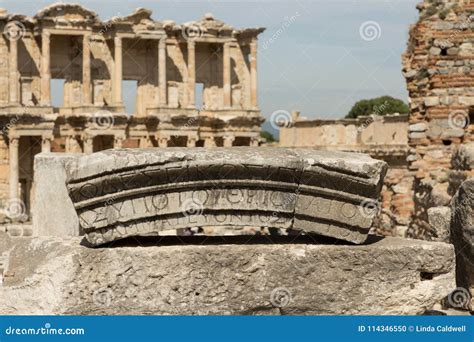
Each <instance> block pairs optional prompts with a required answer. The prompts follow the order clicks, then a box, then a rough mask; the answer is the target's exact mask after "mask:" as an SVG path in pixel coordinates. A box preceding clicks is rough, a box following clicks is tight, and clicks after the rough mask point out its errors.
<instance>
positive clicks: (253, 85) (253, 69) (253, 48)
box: [250, 38, 258, 108]
mask: <svg viewBox="0 0 474 342" xmlns="http://www.w3.org/2000/svg"><path fill="white" fill-rule="evenodd" d="M250 104H251V106H252V107H253V108H257V107H258V104H257V39H256V38H254V39H253V40H252V42H251V43H250Z"/></svg>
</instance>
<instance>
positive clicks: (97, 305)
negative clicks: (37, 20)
mask: <svg viewBox="0 0 474 342" xmlns="http://www.w3.org/2000/svg"><path fill="white" fill-rule="evenodd" d="M0 234H4V233H0ZM291 239H292V241H294V242H297V243H294V244H292V243H289V244H287V243H285V244H274V245H271V244H268V243H269V241H270V240H269V239H268V238H263V239H260V240H252V241H253V244H244V243H243V242H242V241H241V242H240V244H239V242H237V241H236V242H234V243H233V244H229V242H227V241H226V240H223V239H222V238H219V239H218V240H216V241H213V240H212V239H210V238H207V239H206V241H205V242H204V243H203V242H202V241H201V242H199V241H198V242H197V243H196V244H183V242H189V241H188V240H186V239H184V240H183V238H181V240H177V239H175V240H160V242H158V241H150V242H149V243H148V244H147V243H146V242H143V241H142V242H140V244H141V245H142V246H138V245H135V246H132V245H130V244H129V245H127V246H124V247H120V245H115V246H114V248H99V249H95V248H88V247H84V246H81V245H80V244H79V243H80V238H76V239H69V240H61V239H57V238H56V239H54V240H53V239H46V238H35V239H29V238H22V239H16V240H14V244H15V246H12V245H11V244H10V245H8V243H7V245H5V239H4V238H3V237H1V236H0V242H2V243H1V244H0V246H2V245H5V246H4V247H3V248H4V249H3V250H0V252H3V251H10V254H9V259H10V265H14V266H11V267H10V269H9V271H10V272H12V273H14V275H15V276H14V277H9V278H8V279H7V281H6V282H5V283H4V285H3V286H2V287H0V314H9V315H13V314H14V315H25V314H42V315H55V314H73V315H150V314H152V315H169V314H172V315H209V314H215V315H222V314H226V315H229V314H231V315H242V314H245V315H259V314H260V315H261V314H265V315H380V314H384V315H399V314H406V315H416V314H420V313H423V312H424V311H425V310H427V309H431V308H432V307H433V305H434V304H435V303H437V302H438V301H440V300H441V299H442V298H443V297H445V296H446V295H447V294H448V293H449V292H450V291H452V290H453V289H454V288H455V286H456V285H455V280H454V249H453V246H452V245H449V244H445V243H440V242H425V241H419V240H407V239H399V238H386V239H382V240H379V241H376V240H374V241H369V242H368V243H367V244H366V245H362V246H349V245H324V244H323V245H317V244H312V243H313V242H311V241H297V240H294V237H293V238H291ZM12 241H13V240H12ZM173 241H174V243H177V244H178V245H169V244H172V243H173ZM217 241H218V242H219V243H220V244H215V243H216V242H217ZM135 243H136V241H135ZM209 243H212V244H209ZM159 244H162V245H159ZM163 244H164V245H163ZM25 260H27V261H28V267H22V266H20V265H21V264H22V263H24V262H25ZM33 280H34V281H33ZM38 294H40V295H38Z"/></svg>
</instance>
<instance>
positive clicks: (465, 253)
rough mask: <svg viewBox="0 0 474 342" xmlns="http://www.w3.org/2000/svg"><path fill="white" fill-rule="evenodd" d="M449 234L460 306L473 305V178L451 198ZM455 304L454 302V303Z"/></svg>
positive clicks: (468, 306)
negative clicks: (453, 250)
mask: <svg viewBox="0 0 474 342" xmlns="http://www.w3.org/2000/svg"><path fill="white" fill-rule="evenodd" d="M451 210H452V218H451V236H452V241H453V244H454V246H455V249H456V279H457V283H458V286H460V287H462V288H464V289H467V290H469V291H470V294H467V293H464V297H465V298H461V299H462V300H463V302H462V303H458V304H460V305H461V304H462V306H463V307H464V308H466V309H472V308H473V307H474V301H473V300H472V294H473V293H474V178H470V179H469V180H467V181H465V182H463V183H462V184H461V186H460V187H459V190H458V192H457V193H456V195H455V196H454V198H453V203H452V209H451ZM455 305H456V303H455Z"/></svg>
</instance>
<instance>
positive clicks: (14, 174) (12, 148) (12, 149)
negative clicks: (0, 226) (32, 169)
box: [8, 137, 20, 203]
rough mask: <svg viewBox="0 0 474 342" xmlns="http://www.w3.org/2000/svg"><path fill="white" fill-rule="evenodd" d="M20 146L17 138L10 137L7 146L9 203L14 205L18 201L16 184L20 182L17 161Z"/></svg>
mask: <svg viewBox="0 0 474 342" xmlns="http://www.w3.org/2000/svg"><path fill="white" fill-rule="evenodd" d="M19 146H20V138H19V137H11V138H10V144H9V146H8V156H9V161H8V162H9V165H10V201H12V203H15V202H16V201H18V200H19V197H18V182H19V181H20V169H19V162H20V161H19V159H18V155H19V154H18V148H19Z"/></svg>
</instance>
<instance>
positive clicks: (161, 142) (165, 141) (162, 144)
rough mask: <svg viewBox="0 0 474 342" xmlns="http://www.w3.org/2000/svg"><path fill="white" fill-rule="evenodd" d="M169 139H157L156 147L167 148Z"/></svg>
mask: <svg viewBox="0 0 474 342" xmlns="http://www.w3.org/2000/svg"><path fill="white" fill-rule="evenodd" d="M169 140H170V138H169V137H159V138H158V146H159V147H168V142H169Z"/></svg>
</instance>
